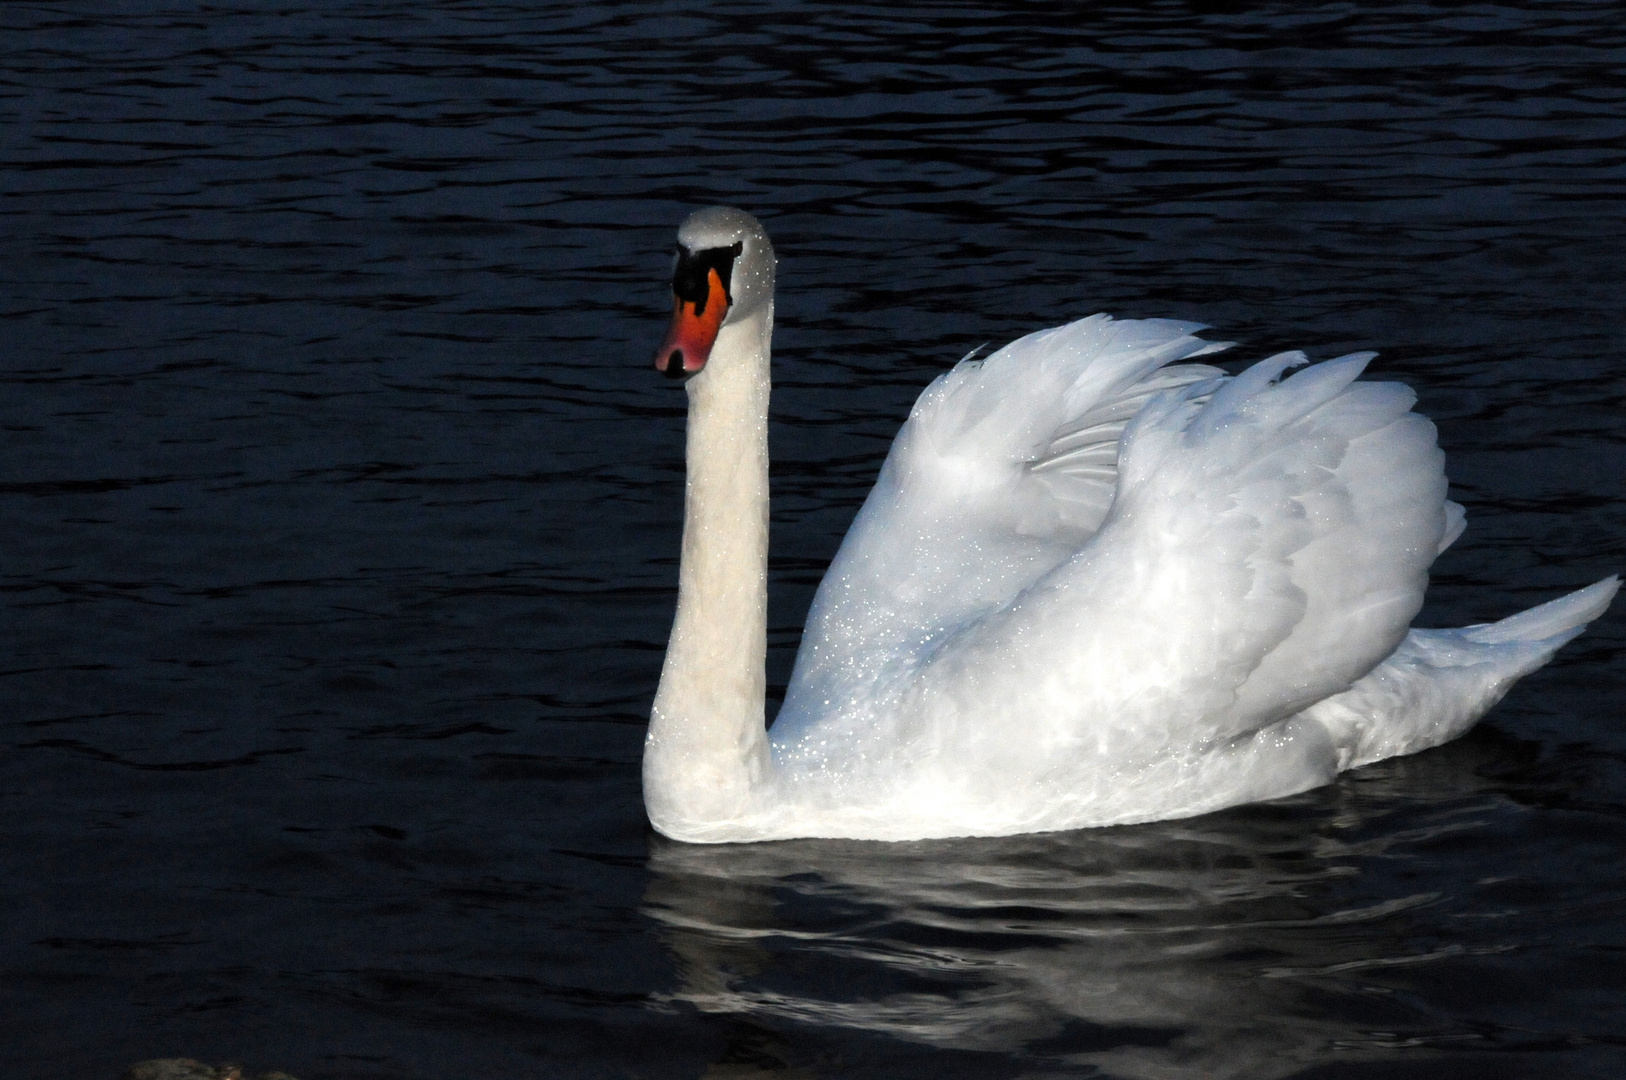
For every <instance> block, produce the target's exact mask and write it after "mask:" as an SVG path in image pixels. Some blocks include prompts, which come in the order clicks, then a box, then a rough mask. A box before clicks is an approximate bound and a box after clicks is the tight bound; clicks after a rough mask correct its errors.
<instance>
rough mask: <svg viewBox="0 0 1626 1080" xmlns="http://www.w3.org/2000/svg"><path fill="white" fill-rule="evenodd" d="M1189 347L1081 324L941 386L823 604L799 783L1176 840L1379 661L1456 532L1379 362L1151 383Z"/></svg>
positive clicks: (1140, 326)
mask: <svg viewBox="0 0 1626 1080" xmlns="http://www.w3.org/2000/svg"><path fill="white" fill-rule="evenodd" d="M1196 329H1199V328H1198V327H1194V326H1191V325H1189V324H1180V323H1170V322H1161V321H1159V322H1115V321H1112V320H1110V319H1107V318H1105V317H1103V316H1096V317H1094V318H1092V319H1086V320H1083V321H1081V322H1078V323H1073V324H1071V325H1069V326H1066V327H1061V328H1058V329H1056V330H1051V331H1046V332H1044V333H1041V334H1035V335H1031V336H1030V337H1027V338H1024V339H1022V340H1021V341H1018V342H1016V343H1014V344H1012V345H1011V346H1008V347H1007V348H1006V349H1003V350H1001V351H1000V352H999V353H997V354H995V355H994V356H992V357H990V358H988V360H987V361H985V362H983V363H981V364H980V365H979V364H976V363H975V362H970V363H962V364H961V365H959V366H958V367H956V368H955V369H954V370H953V371H951V372H949V373H947V374H946V375H944V376H943V377H941V378H940V379H938V380H937V381H936V382H935V383H933V385H932V386H931V387H930V388H928V390H927V391H926V392H925V393H924V394H923V395H922V396H921V399H920V401H919V403H918V404H917V405H916V407H915V409H914V411H913V412H912V414H911V416H910V418H909V420H908V422H907V423H906V424H905V425H904V428H903V430H902V431H901V432H900V433H899V436H898V439H897V442H896V443H895V444H894V446H893V449H892V452H891V454H890V455H889V457H888V459H887V461H886V464H885V465H884V466H883V468H882V472H881V476H880V479H879V480H878V482H877V484H876V487H875V490H874V491H873V492H872V493H871V495H870V497H869V499H868V501H867V502H866V503H865V505H864V507H863V509H862V510H861V511H860V513H859V516H858V518H857V520H856V521H855V522H854V525H853V529H852V531H851V532H850V533H849V534H848V536H847V539H846V541H845V542H844V544H843V546H842V548H841V551H840V552H839V553H838V555H837V557H836V559H835V561H834V562H833V563H832V566H831V569H830V573H829V575H828V576H827V577H826V579H825V581H824V584H823V585H822V586H821V588H820V590H819V593H818V596H817V597H816V599H815V601H814V605H813V609H812V613H811V615H810V617H809V620H808V625H807V632H806V635H805V636H804V641H803V647H802V651H801V654H800V655H799V656H798V660H797V667H796V670H795V673H794V675H793V678H792V684H791V687H790V689H789V692H788V694H787V697H786V703H785V707H784V709H783V711H782V712H781V714H780V719H779V721H778V722H777V723H776V725H775V727H774V729H773V732H772V738H773V743H774V753H775V758H776V761H778V762H780V763H781V765H782V766H783V767H784V768H785V769H786V770H787V774H788V775H795V774H797V773H798V772H801V773H803V774H805V775H815V774H816V775H820V776H823V777H839V778H840V780H841V785H842V787H843V791H844V795H843V796H842V797H843V798H855V799H858V800H859V801H862V800H864V799H866V798H871V797H873V798H877V799H879V800H881V801H883V802H885V801H894V800H898V799H902V800H905V801H907V800H909V799H918V798H920V797H922V796H923V794H924V793H929V794H930V798H931V800H932V801H933V802H934V803H936V804H939V805H941V806H945V807H946V806H963V807H964V808H965V814H966V817H967V819H968V821H975V822H979V823H981V824H980V827H979V831H990V830H989V824H990V822H992V821H994V820H995V819H998V818H1001V817H1002V816H1008V817H1009V818H1010V820H1008V821H1003V822H1001V823H1000V824H999V826H998V827H997V828H996V829H993V830H992V831H1018V830H1019V829H1028V828H1043V827H1050V828H1055V827H1063V826H1064V825H1066V824H1068V823H1098V822H1100V821H1103V820H1122V819H1129V818H1135V817H1152V816H1167V814H1168V813H1169V812H1171V811H1170V807H1171V805H1173V804H1174V803H1180V802H1181V800H1182V799H1184V800H1185V803H1183V804H1182V805H1185V804H1187V803H1189V804H1193V805H1195V804H1194V803H1193V800H1192V798H1190V797H1189V796H1192V795H1193V793H1197V794H1202V795H1203V796H1204V797H1206V795H1207V794H1212V793H1213V792H1214V791H1215V790H1217V789H1218V788H1220V787H1223V786H1224V785H1225V784H1226V783H1231V784H1235V783H1242V782H1245V781H1246V778H1245V777H1244V778H1242V779H1238V777H1236V776H1233V777H1232V779H1231V780H1230V781H1223V782H1222V781H1221V779H1220V778H1219V777H1218V776H1217V774H1216V773H1215V772H1214V770H1215V769H1219V768H1221V764H1220V763H1222V761H1223V759H1224V757H1225V755H1224V754H1223V753H1220V751H1223V750H1224V749H1225V748H1226V747H1227V746H1230V745H1232V744H1238V745H1240V743H1239V741H1242V742H1245V741H1247V740H1249V739H1250V738H1252V737H1253V736H1255V735H1256V734H1257V733H1259V732H1262V731H1266V730H1268V729H1271V728H1272V727H1273V726H1275V725H1280V724H1282V723H1283V722H1284V721H1286V720H1287V719H1288V718H1290V717H1292V716H1293V715H1294V714H1296V713H1298V712H1299V711H1301V710H1303V709H1304V708H1306V707H1308V706H1310V705H1312V704H1314V703H1315V702H1318V701H1320V700H1322V699H1324V698H1327V697H1330V696H1332V695H1336V694H1339V693H1341V692H1343V691H1345V690H1348V689H1349V687H1350V686H1351V685H1352V684H1354V683H1355V682H1356V681H1357V680H1358V679H1360V678H1361V677H1362V676H1363V675H1365V674H1366V673H1367V672H1368V671H1370V670H1372V668H1374V667H1375V666H1376V665H1378V664H1379V663H1380V662H1382V661H1383V660H1384V659H1385V658H1386V657H1388V656H1389V655H1390V654H1391V653H1393V652H1394V651H1395V649H1396V647H1397V646H1398V645H1399V644H1400V642H1401V641H1402V639H1403V638H1404V637H1405V635H1406V632H1407V628H1408V624H1409V623H1410V620H1411V618H1412V616H1413V615H1415V614H1416V612H1417V610H1418V608H1419V607H1420V606H1421V603H1422V596H1423V590H1424V587H1425V586H1426V583H1427V570H1428V566H1429V564H1430V563H1431V562H1432V560H1433V558H1434V557H1435V555H1436V554H1437V552H1438V551H1439V550H1440V549H1441V548H1442V547H1443V545H1444V544H1445V543H1448V542H1449V541H1450V539H1452V538H1453V537H1454V536H1455V534H1456V532H1458V531H1460V527H1461V512H1460V509H1459V508H1456V507H1455V505H1454V504H1451V503H1448V502H1447V501H1446V499H1445V492H1446V483H1445V478H1444V473H1443V455H1442V454H1441V453H1440V451H1439V450H1438V448H1437V447H1436V446H1435V436H1434V427H1433V425H1432V424H1431V423H1429V421H1427V420H1426V419H1424V418H1423V417H1421V416H1418V415H1416V414H1414V413H1412V412H1411V411H1410V409H1411V405H1412V404H1413V401H1414V396H1413V395H1412V393H1411V391H1410V390H1409V389H1407V388H1406V387H1404V386H1400V385H1397V384H1386V383H1356V382H1354V380H1355V378H1356V376H1358V375H1359V374H1360V372H1361V370H1362V368H1363V367H1364V366H1365V363H1366V361H1367V360H1368V359H1369V358H1370V354H1362V355H1356V356H1350V357H1344V358H1340V359H1339V360H1336V361H1329V362H1327V363H1323V364H1320V365H1316V366H1314V367H1311V368H1308V369H1306V370H1304V371H1301V372H1299V373H1298V374H1296V375H1294V376H1293V377H1291V378H1287V379H1283V380H1281V381H1280V382H1277V381H1276V380H1277V378H1278V377H1279V376H1280V375H1281V374H1282V373H1283V372H1284V371H1285V370H1286V369H1287V368H1289V367H1292V366H1295V365H1297V364H1300V363H1302V362H1303V357H1302V356H1301V355H1299V354H1284V355H1283V356H1279V357H1273V358H1271V359H1270V360H1267V361H1263V362H1261V363H1260V364H1257V365H1255V366H1254V367H1252V368H1250V369H1248V370H1247V371H1245V372H1243V373H1242V374H1241V375H1239V376H1236V377H1234V378H1232V377H1228V376H1225V375H1224V374H1223V373H1221V372H1219V371H1217V370H1216V369H1213V368H1210V367H1207V366H1204V365H1198V364H1184V365H1178V366H1175V367H1168V366H1167V365H1169V364H1171V363H1174V362H1175V361H1179V360H1184V359H1188V358H1190V357H1193V356H1198V355H1202V354H1203V353H1205V352H1209V351H1212V350H1213V349H1215V348H1217V347H1218V346H1213V345H1210V344H1209V343H1206V342H1203V341H1201V340H1200V339H1198V338H1196V337H1194V336H1193V331H1195V330H1196ZM1300 750H1302V751H1303V752H1302V753H1300V752H1299V751H1300ZM1325 750H1326V748H1325V747H1322V746H1315V747H1310V746H1305V747H1301V748H1299V749H1298V750H1292V752H1287V751H1284V754H1283V762H1285V765H1284V768H1285V769H1286V771H1287V772H1288V773H1292V772H1293V771H1294V770H1298V771H1300V772H1304V773H1305V775H1304V776H1302V777H1299V778H1297V779H1293V778H1291V777H1289V778H1287V782H1285V787H1286V788H1287V789H1291V790H1298V789H1300V788H1303V787H1308V786H1312V784H1313V783H1320V782H1324V781H1325V779H1327V778H1328V777H1327V775H1324V774H1325V772H1326V769H1325V766H1324V764H1323V762H1322V759H1324V758H1325V757H1326V754H1325V753H1324V751H1325ZM1295 755H1297V756H1295ZM1305 755H1308V758H1314V759H1316V760H1315V761H1313V762H1311V761H1308V758H1306V760H1305V761H1299V758H1304V757H1305ZM1224 767H1225V768H1230V769H1231V771H1232V772H1233V773H1235V772H1236V770H1237V767H1238V766H1236V763H1235V762H1232V764H1231V765H1230V766H1224ZM1222 771H1223V770H1222ZM1243 771H1244V772H1245V771H1246V770H1243ZM1311 774H1314V775H1313V776H1312V775H1311ZM1238 775H1239V776H1240V774H1238ZM1246 782H1252V781H1246ZM1182 787H1184V788H1188V789H1189V790H1187V791H1186V792H1185V793H1184V794H1182V793H1181V791H1180V790H1178V789H1181V788H1182ZM1151 788H1158V789H1161V790H1160V791H1159V792H1156V793H1154V792H1153V791H1152V790H1150V789H1151ZM882 792H889V793H890V794H887V795H882V794H881V793H882ZM1269 793H1277V792H1267V794H1269ZM1197 801H1199V802H1200V801H1201V800H1200V799H1199V800H1197ZM1230 801H1238V800H1236V799H1232V800H1230ZM1143 803H1144V804H1147V805H1150V804H1152V803H1159V804H1160V808H1159V809H1156V810H1155V811H1152V812H1143V808H1141V804H1143ZM1035 815H1037V817H1035Z"/></svg>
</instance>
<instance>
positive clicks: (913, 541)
mask: <svg viewBox="0 0 1626 1080" xmlns="http://www.w3.org/2000/svg"><path fill="white" fill-rule="evenodd" d="M1200 329H1202V327H1201V326H1198V325H1196V324H1193V323H1180V322H1174V321H1170V320H1146V321H1140V322H1135V321H1118V320H1113V319H1111V318H1110V317H1108V316H1105V315H1096V316H1092V317H1090V318H1087V319H1082V320H1080V321H1078V322H1074V323H1071V324H1069V325H1067V326H1061V327H1056V328H1054V329H1050V330H1044V331H1040V332H1038V333H1034V334H1029V335H1028V336H1026V337H1024V338H1021V339H1020V340H1018V341H1015V342H1012V343H1011V344H1009V345H1007V346H1005V347H1004V348H1003V349H1000V350H999V351H998V352H996V353H994V354H993V355H991V356H989V357H987V358H986V359H985V360H972V359H967V360H964V361H961V362H960V363H959V364H958V365H957V366H956V367H955V368H954V369H953V370H951V371H948V372H946V373H945V374H943V375H941V376H939V377H938V378H937V379H936V380H935V381H934V382H933V383H932V384H931V385H930V386H929V387H927V389H926V390H925V392H924V393H922V394H921V395H920V398H919V400H918V401H916V403H915V406H914V408H913V409H912V410H911V412H910V415H909V419H908V420H907V421H906V422H905V423H904V425H903V427H902V429H901V430H900V431H899V432H898V435H897V438H896V440H894V442H893V444H892V449H891V452H890V453H889V454H888V455H887V459H886V462H885V464H884V465H883V466H882V467H881V472H880V475H879V477H878V478H877V479H876V482H875V486H874V488H873V489H872V490H871V491H870V494H869V497H868V498H867V499H866V500H865V502H864V505H863V507H862V508H861V509H860V510H859V512H858V516H857V517H856V518H855V519H854V521H853V524H852V527H851V528H850V529H849V530H848V532H847V536H846V538H845V539H844V540H843V542H842V545H841V548H840V550H839V551H838V552H837V554H836V557H835V559H834V560H833V561H832V562H831V564H830V569H829V571H828V572H827V573H826V575H825V578H824V581H823V583H822V584H821V585H820V586H819V590H818V593H817V595H816V596H815V597H814V601H813V606H812V609H811V611H810V613H809V615H808V620H807V626H806V631H805V633H804V634H803V639H802V648H801V651H800V652H799V653H798V655H797V657H796V667H795V671H794V673H793V674H792V677H791V683H790V687H789V690H788V692H787V695H786V699H785V704H784V707H783V708H782V709H781V710H780V713H779V718H778V719H777V721H776V722H775V724H774V729H773V737H774V741H775V743H776V744H777V745H780V746H789V745H791V744H792V743H793V742H794V741H795V740H797V739H798V738H800V737H801V736H802V735H804V734H805V733H807V732H808V731H810V730H811V729H812V728H813V727H815V726H817V725H819V724H820V723H822V722H828V721H829V720H830V719H831V718H832V717H834V716H838V715H843V714H847V715H851V714H854V713H855V708H854V706H856V705H858V704H859V703H862V702H864V701H866V700H869V699H870V698H871V695H873V694H874V693H875V691H876V688H877V686H878V685H880V684H883V683H885V682H886V681H887V680H888V679H892V678H896V677H898V675H899V674H900V673H901V672H903V671H906V670H909V669H911V668H913V667H914V666H916V665H918V664H919V663H920V662H922V661H923V660H924V658H925V657H926V656H927V655H929V654H930V653H931V652H932V651H934V650H935V649H936V648H938V647H940V646H941V644H942V643H943V642H944V641H945V640H946V639H947V638H948V637H949V636H951V635H953V634H954V633H956V632H958V631H960V630H962V629H963V628H964V627H966V626H967V625H971V624H974V623H975V622H976V621H977V620H979V619H980V618H983V617H985V616H986V615H987V614H989V613H990V612H992V611H995V610H997V609H999V608H1000V607H1003V606H1004V605H1005V604H1008V603H1009V602H1010V601H1011V600H1012V599H1013V598H1014V597H1016V595H1017V594H1018V593H1020V592H1021V591H1022V590H1023V589H1026V588H1028V587H1029V586H1031V585H1032V584H1033V583H1034V582H1035V581H1037V580H1038V579H1039V578H1040V577H1042V576H1043V575H1044V574H1046V573H1047V572H1049V571H1050V570H1052V569H1054V568H1055V567H1056V566H1058V565H1060V564H1061V563H1062V562H1063V561H1065V560H1066V559H1068V558H1069V557H1071V556H1072V555H1073V554H1075V553H1076V552H1077V551H1078V550H1079V549H1080V548H1081V547H1082V546H1083V545H1084V543H1085V542H1086V541H1088V540H1089V538H1090V537H1091V536H1093V535H1094V534H1095V532H1096V531H1097V530H1098V529H1099V528H1100V526H1101V522H1102V521H1103V520H1104V519H1105V517H1106V514H1107V510H1108V508H1109V507H1110V506H1111V504H1112V499H1113V493H1114V490H1115V488H1116V485H1117V457H1118V451H1117V443H1118V437H1119V435H1120V433H1121V432H1122V431H1123V429H1124V426H1125V424H1126V423H1127V422H1128V421H1129V419H1130V418H1131V417H1132V416H1134V415H1135V413H1136V412H1138V411H1139V409H1140V408H1141V406H1143V405H1144V404H1145V403H1146V401H1147V400H1148V399H1149V398H1150V397H1151V395H1152V394H1154V393H1156V392H1157V391H1158V390H1160V389H1165V388H1170V387H1178V386H1186V385H1190V384H1192V383H1194V382H1201V381H1205V380H1211V379H1213V378H1216V377H1220V376H1222V375H1223V372H1221V371H1219V370H1218V369H1217V368H1211V367H1207V366H1204V365H1198V364H1187V365H1182V366H1180V367H1177V368H1172V369H1170V368H1167V367H1166V365H1168V364H1171V363H1173V362H1175V361H1178V360H1185V359H1189V358H1192V357H1195V356H1202V355H1205V354H1207V353H1212V352H1217V351H1219V350H1221V349H1223V348H1225V347H1226V345H1224V344H1219V343H1213V342H1207V341H1203V340H1201V339H1200V338H1197V337H1196V336H1195V333H1196V331H1198V330H1200Z"/></svg>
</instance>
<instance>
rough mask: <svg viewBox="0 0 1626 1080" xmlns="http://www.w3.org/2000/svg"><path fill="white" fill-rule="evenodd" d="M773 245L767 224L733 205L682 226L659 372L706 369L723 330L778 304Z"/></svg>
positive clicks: (657, 364) (693, 217) (659, 353)
mask: <svg viewBox="0 0 1626 1080" xmlns="http://www.w3.org/2000/svg"><path fill="white" fill-rule="evenodd" d="M773 267H774V256H773V245H772V244H771V243H769V242H768V233H767V230H765V229H764V228H763V227H762V223H761V222H759V221H758V220H757V219H756V218H754V217H752V216H751V215H750V214H747V213H746V212H745V211H744V210H736V209H734V208H733V207H732V206H708V207H706V209H704V210H696V211H695V212H694V213H692V214H690V215H689V216H688V218H686V219H685V220H684V222H683V224H682V225H680V226H679V227H678V249H677V258H676V259H675V260H674V261H673V263H672V325H671V326H670V327H669V328H668V329H667V331H666V339H665V340H664V341H662V342H661V347H660V349H658V350H657V351H656V353H655V367H656V369H657V370H660V371H663V372H665V373H666V374H668V375H671V376H673V377H674V378H676V377H679V376H683V375H693V374H694V373H695V372H697V371H699V370H700V369H701V368H703V367H705V366H706V359H707V358H708V357H709V356H711V347H712V344H713V343H714V342H716V340H717V335H718V333H719V332H720V331H721V330H722V328H723V327H725V326H728V325H730V324H732V323H737V322H741V321H743V320H745V319H747V318H749V317H750V316H751V315H753V314H755V313H756V312H757V311H758V310H759V309H760V308H761V307H762V306H763V305H764V304H767V303H768V302H769V301H770V300H772V299H773Z"/></svg>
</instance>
